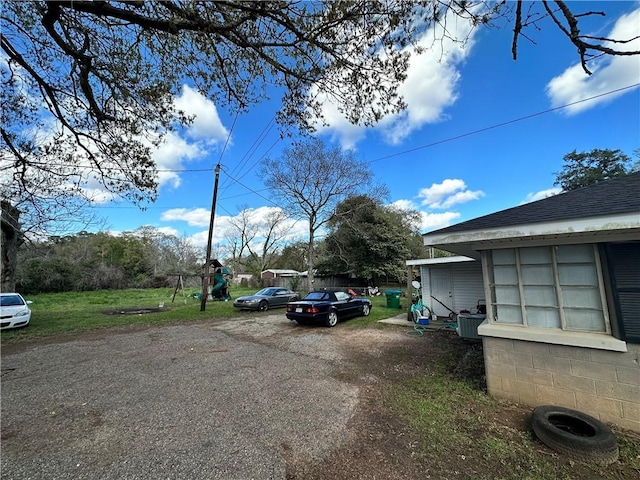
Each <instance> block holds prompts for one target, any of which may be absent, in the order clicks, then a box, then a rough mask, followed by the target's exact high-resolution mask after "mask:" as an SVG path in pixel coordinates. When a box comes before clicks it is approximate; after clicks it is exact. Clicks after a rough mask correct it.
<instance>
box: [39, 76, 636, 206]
mask: <svg viewBox="0 0 640 480" xmlns="http://www.w3.org/2000/svg"><path fill="white" fill-rule="evenodd" d="M638 86H640V82H639V83H635V84H632V85H628V86H625V87H621V88H617V89H615V90H611V91H608V92H604V93H600V94H598V95H593V96H591V97H587V98H584V99H581V100H576V101H575V102H571V103H567V104H564V105H560V106H557V107H553V108H549V109H546V110H542V111H540V112H536V113H532V114H529V115H525V116H522V117H519V118H515V119H511V120H508V121H505V122H500V123H496V124H494V125H490V126H488V127H484V128H480V129H477V130H473V131H470V132H466V133H462V134H459V135H455V136H452V137H448V138H445V139H442V140H438V141H435V142H431V143H428V144H424V145H420V146H417V147H414V148H410V149H408V150H403V151H400V152H396V153H392V154H389V155H385V156H382V157H378V158H375V159H372V160H368V161H365V163H368V164H372V163H376V162H380V161H383V160H388V159H390V158H395V157H399V156H402V155H407V154H409V153H413V152H416V151H419V150H424V149H426V148H430V147H434V146H436V145H441V144H443V143H448V142H452V141H455V140H460V139H461V138H466V137H470V136H472V135H477V134H479V133H483V132H486V131H489V130H494V129H496V128H501V127H504V126H507V125H511V124H514V123H518V122H522V121H524V120H529V119H531V118H535V117H538V116H541V115H545V114H547V113H551V112H555V111H558V110H562V109H565V108H568V107H571V106H574V105H578V104H580V103H584V102H588V101H591V100H595V99H597V98H602V97H605V96H607V95H612V94H615V93H619V92H622V91H625V90H628V89H631V88H635V87H638ZM237 118H238V113H236V116H235V118H234V121H233V124H232V127H231V130H230V131H229V135H228V136H227V139H226V141H225V144H224V147H223V149H222V151H221V153H220V157H219V160H218V163H220V162H221V160H222V157H223V155H224V153H225V151H226V148H227V146H228V143H229V141H230V138H231V133H232V132H233V129H234V127H235V124H236V121H237ZM273 126H274V123H273V120H272V121H270V122H269V123H268V124H267V126H266V127H265V128H264V129H263V131H262V132H261V134H260V135H259V136H258V137H257V139H256V140H255V141H254V143H253V144H252V146H251V147H250V149H249V151H248V152H247V154H245V156H244V157H243V159H242V161H241V163H240V164H239V165H237V166H236V167H235V168H234V169H233V171H231V172H229V171H228V170H227V169H226V167H224V166H223V167H222V171H223V172H224V173H225V174H226V175H227V176H228V178H229V180H231V181H233V182H235V183H237V184H238V185H240V186H242V187H243V188H245V189H246V190H247V191H248V192H249V193H253V194H255V195H257V196H259V197H260V198H262V199H264V200H266V201H267V202H269V203H270V204H271V205H274V206H276V207H279V205H276V204H275V203H274V202H273V201H272V200H271V199H269V198H267V197H265V196H264V195H262V194H260V193H259V192H260V191H264V190H266V189H263V190H254V189H252V188H250V187H248V186H247V185H245V184H243V183H242V182H241V181H240V179H241V178H243V177H244V176H246V175H247V174H248V173H249V172H250V171H251V170H252V169H253V168H254V167H255V165H257V164H258V163H259V162H260V161H261V160H262V159H263V158H264V157H265V156H266V155H267V154H268V153H269V152H270V151H271V150H272V149H273V148H274V147H275V146H276V145H277V144H278V142H280V141H281V140H282V139H281V137H278V138H277V139H276V140H275V141H274V142H273V143H272V144H271V146H270V147H269V148H268V149H267V150H266V151H265V153H263V154H262V156H261V157H260V158H259V159H258V160H256V161H255V162H254V163H253V164H251V166H250V168H247V169H245V172H244V173H242V174H241V175H240V176H238V177H236V176H234V175H235V171H236V170H239V169H241V168H242V167H240V165H243V166H244V165H246V163H247V162H248V160H249V158H250V157H251V155H253V153H255V150H256V149H257V147H258V146H259V145H260V144H261V143H262V142H263V141H264V139H265V137H266V134H267V133H268V132H269V131H271V129H272V128H273ZM254 145H256V147H255V148H254V149H253V151H252V148H253V146H254ZM250 152H251V153H250ZM32 165H35V166H38V165H46V166H48V167H51V166H60V167H64V166H68V167H74V168H91V167H90V166H86V167H83V166H79V165H73V164H63V163H55V162H53V163H44V162H33V163H32ZM214 168H215V166H213V167H211V168H199V169H158V170H157V172H158V173H160V172H163V173H200V172H211V171H213V170H214ZM114 170H124V169H122V168H121V169H117V168H114ZM228 187H229V185H228V184H226V188H228ZM236 196H242V195H236ZM225 198H226V199H228V198H234V197H225ZM92 208H138V207H135V206H132V207H124V206H122V207H120V206H119V207H108V206H94V207H92ZM147 208H156V207H147ZM157 208H167V207H157ZM176 208H178V207H176ZM280 208H281V207H280Z"/></svg>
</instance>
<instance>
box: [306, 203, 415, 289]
mask: <svg viewBox="0 0 640 480" xmlns="http://www.w3.org/2000/svg"><path fill="white" fill-rule="evenodd" d="M419 221H420V215H419V213H418V212H416V211H412V210H401V209H398V208H395V207H393V206H384V205H383V204H382V202H381V201H379V200H376V199H374V198H371V197H369V196H366V195H358V196H352V197H350V198H348V199H346V200H344V201H343V202H342V203H340V205H338V207H337V209H336V214H335V215H334V216H333V218H332V219H331V221H330V222H329V224H328V227H329V234H328V235H327V237H326V239H325V241H324V244H323V249H324V253H325V258H324V261H322V262H321V264H320V265H319V268H318V269H319V271H323V273H332V274H339V273H348V274H350V275H353V276H355V277H358V278H363V279H366V280H369V281H370V282H373V284H377V280H378V279H381V278H382V279H384V280H386V279H393V280H401V279H403V278H404V276H405V275H406V267H405V260H406V259H407V258H422V257H424V256H425V251H424V245H423V243H422V237H421V235H420V232H419V229H418V227H417V225H419Z"/></svg>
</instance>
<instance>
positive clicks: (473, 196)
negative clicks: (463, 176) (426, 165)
mask: <svg viewBox="0 0 640 480" xmlns="http://www.w3.org/2000/svg"><path fill="white" fill-rule="evenodd" d="M481 197H484V192H483V191H482V190H476V191H472V190H468V189H467V184H466V183H465V182H464V181H463V180H460V179H459V178H448V179H445V180H443V181H442V183H434V184H432V185H431V186H430V187H427V188H423V189H422V190H420V192H418V198H421V199H422V200H421V205H423V206H427V207H428V208H437V209H440V208H450V207H452V206H454V205H458V204H461V203H466V202H469V201H471V200H477V199H479V198H481Z"/></svg>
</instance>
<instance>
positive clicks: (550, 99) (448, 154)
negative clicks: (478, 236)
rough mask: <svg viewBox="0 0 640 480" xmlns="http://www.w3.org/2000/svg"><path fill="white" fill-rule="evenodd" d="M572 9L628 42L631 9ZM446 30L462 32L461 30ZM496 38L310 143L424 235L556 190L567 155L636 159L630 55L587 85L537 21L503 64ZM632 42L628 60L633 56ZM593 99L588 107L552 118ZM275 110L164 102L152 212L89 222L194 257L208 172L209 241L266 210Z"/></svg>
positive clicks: (203, 224)
mask: <svg viewBox="0 0 640 480" xmlns="http://www.w3.org/2000/svg"><path fill="white" fill-rule="evenodd" d="M571 7H572V8H573V10H574V12H579V11H584V10H598V9H604V10H606V12H607V16H606V17H605V18H604V19H602V18H598V19H597V21H596V20H594V21H592V22H588V21H585V22H584V24H583V26H582V31H583V32H584V33H586V32H589V33H592V34H594V35H597V36H605V35H609V36H612V37H632V36H636V35H640V27H639V25H640V3H639V2H571ZM499 25H500V24H499ZM449 26H450V28H452V29H459V31H460V32H462V33H467V32H465V28H466V27H465V26H464V25H463V24H462V23H459V24H456V25H454V24H450V25H449ZM502 26H503V28H495V29H478V30H476V31H474V32H473V33H471V34H470V36H469V39H468V42H467V44H466V45H465V47H464V48H460V47H459V46H456V45H449V44H447V43H446V42H445V43H444V44H443V46H442V49H441V48H440V47H438V48H435V49H431V50H430V53H428V54H426V55H423V56H421V57H418V58H415V59H414V60H413V61H412V65H411V69H410V72H409V78H408V80H407V82H406V83H405V85H403V86H402V88H401V91H402V93H403V94H404V96H405V99H406V101H407V103H408V105H409V109H408V110H407V112H405V113H404V114H401V115H399V116H395V117H388V118H385V119H383V121H382V122H381V123H380V124H379V125H377V126H375V127H372V128H360V127H354V126H350V125H348V124H346V122H345V121H344V119H342V118H341V117H340V116H339V115H338V114H337V112H336V111H335V109H332V108H331V105H327V106H326V109H325V115H326V118H327V119H328V120H329V121H330V122H331V126H330V127H329V128H324V129H321V130H320V131H319V132H318V135H319V136H320V137H321V138H322V139H323V140H325V141H326V142H327V143H330V144H336V145H341V146H342V147H343V148H345V149H352V150H353V151H354V152H355V153H356V155H357V157H358V158H359V159H360V160H362V161H363V162H366V163H367V164H368V165H369V167H370V168H371V170H372V171H373V173H374V175H375V179H376V181H377V182H380V183H384V184H386V185H387V187H388V188H389V191H390V194H391V195H390V198H389V199H388V202H389V203H395V204H398V205H401V206H404V207H410V208H415V209H417V210H419V211H420V212H422V216H423V222H422V226H421V229H422V232H423V233H424V232H427V231H430V230H433V229H436V228H441V227H444V226H447V225H451V224H454V223H458V222H460V221H464V220H468V219H470V218H474V217H477V216H480V215H484V214H488V213H492V212H495V211H498V210H502V209H505V208H509V207H512V206H516V205H519V204H521V203H523V202H526V201H530V200H532V199H536V198H541V197H542V196H544V195H547V194H549V193H550V192H554V191H557V189H555V190H554V186H553V182H554V179H555V172H558V171H559V170H561V168H562V163H563V162H562V158H563V156H564V155H565V154H567V153H569V152H571V151H573V150H577V151H578V152H581V151H589V150H592V149H594V148H601V149H620V150H622V151H623V152H624V153H626V154H627V155H629V156H630V157H633V151H634V150H635V149H637V148H640V88H639V86H638V84H639V83H640V57H638V56H631V57H615V58H608V59H600V60H597V61H596V62H594V63H592V64H590V65H591V67H592V68H593V71H594V73H593V75H591V76H587V75H585V74H584V72H583V71H582V68H581V67H580V65H579V63H578V55H577V52H576V49H575V47H573V45H571V44H570V43H569V41H568V40H567V39H566V38H564V37H563V36H562V34H561V33H560V32H559V31H558V29H557V28H555V27H554V26H553V25H551V24H550V23H549V22H547V23H545V24H544V28H543V29H542V30H541V31H539V32H535V34H534V35H535V36H534V37H533V38H534V40H535V42H536V43H535V44H532V43H529V42H527V41H526V40H524V39H521V40H520V44H519V47H520V48H519V52H518V59H517V61H514V60H513V59H512V58H511V40H512V38H511V28H512V26H510V25H506V24H504V25H502ZM589 29H591V30H589ZM639 44H640V40H636V41H635V43H634V44H632V45H629V46H628V48H629V49H631V48H632V47H633V48H634V49H636V50H637V49H640V46H639ZM633 85H635V86H633ZM630 86H633V87H632V88H627V87H630ZM621 89H623V90H621ZM617 90H620V91H618V92H617V93H609V92H613V91H617ZM591 97H597V98H596V99H594V100H591V101H588V102H580V103H576V104H574V105H573V106H571V107H566V108H558V107H562V106H564V105H568V104H572V103H574V102H579V101H581V100H583V99H587V98H591ZM277 100H278V98H277V96H276V97H275V99H274V101H273V102H271V103H268V102H265V103H262V104H260V105H257V106H255V107H252V108H251V110H250V112H249V113H247V114H243V115H239V116H238V117H237V118H236V114H235V112H229V111H225V110H222V109H217V108H216V106H215V105H214V104H213V103H211V102H210V101H209V100H207V99H205V98H204V97H202V96H201V95H200V94H198V93H197V92H195V91H193V90H192V89H190V88H189V87H188V86H186V85H185V86H184V87H183V91H182V94H181V95H180V97H178V98H177V99H176V102H177V104H178V106H179V107H180V108H183V109H185V110H186V111H187V112H188V113H191V114H194V115H196V119H195V121H194V124H193V125H192V126H191V128H190V129H188V130H184V131H180V132H177V133H175V134H172V135H171V136H170V138H169V139H168V141H167V142H166V144H165V145H164V146H163V147H161V148H160V149H159V150H158V151H157V152H155V154H154V157H155V159H156V162H157V164H158V168H159V169H160V177H159V180H160V189H159V196H158V201H157V202H156V203H155V204H153V205H151V206H149V208H148V209H147V210H145V211H140V210H139V209H137V208H136V207H133V206H130V205H125V204H122V203H113V202H112V203H102V204H97V205H96V207H95V208H96V213H97V214H99V215H100V216H102V217H105V218H106V219H107V223H108V227H109V229H110V230H112V231H114V232H122V231H130V230H134V229H136V228H137V227H140V226H142V225H152V226H155V227H157V228H159V229H161V230H162V231H165V232H167V233H172V234H176V235H178V236H186V237H190V238H192V239H193V240H194V242H195V243H196V245H198V246H204V245H205V244H206V238H207V231H208V225H209V210H210V207H211V197H212V191H213V180H214V172H213V169H214V167H215V164H216V163H218V161H220V162H221V164H222V173H221V175H220V184H219V185H220V188H219V193H218V207H217V210H216V223H215V233H214V243H218V242H220V241H221V240H222V236H223V233H224V230H225V228H226V227H225V226H226V225H228V221H229V219H230V218H231V217H233V216H235V215H236V214H237V213H238V212H239V211H240V210H241V209H243V208H251V209H253V213H254V214H255V215H256V218H258V217H261V216H264V214H265V213H266V212H267V211H268V210H269V209H272V208H277V205H275V204H274V203H271V202H270V200H269V194H268V192H267V191H265V190H264V188H265V187H264V184H263V182H262V179H261V178H259V176H258V175H257V171H258V168H257V167H258V165H259V163H260V161H261V159H262V158H264V157H265V156H269V157H271V158H278V157H279V156H280V153H281V151H282V149H283V148H285V147H288V146H289V145H290V141H291V140H290V139H286V138H285V139H280V132H279V129H278V126H277V125H274V124H273V119H274V115H275V112H276V111H277V109H278V108H279V102H278V101H277ZM554 109H555V110H554ZM545 112H546V113H545ZM225 145H226V148H225ZM168 170H170V171H168ZM176 170H177V171H176ZM305 230H306V226H305V225H304V224H303V222H298V223H296V224H295V226H294V227H293V229H292V231H291V237H290V238H292V239H294V238H298V239H305V234H304V232H305Z"/></svg>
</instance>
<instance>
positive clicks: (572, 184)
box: [554, 148, 637, 191]
mask: <svg viewBox="0 0 640 480" xmlns="http://www.w3.org/2000/svg"><path fill="white" fill-rule="evenodd" d="M563 160H564V166H563V168H562V170H561V171H560V172H556V181H555V182H554V185H558V186H560V187H561V188H562V190H564V191H568V190H575V189H576V188H582V187H586V186H587V185H592V184H594V183H597V182H600V181H602V180H607V179H609V178H615V177H620V176H623V175H627V174H629V173H631V172H632V171H634V169H635V168H637V165H636V167H633V166H631V165H630V163H631V159H630V158H629V157H628V156H627V155H625V154H624V153H622V152H621V151H620V150H607V149H604V150H601V149H598V148H596V149H593V150H591V151H590V152H581V153H578V152H576V151H575V150H574V151H572V152H571V153H567V154H566V155H565V156H564V157H563Z"/></svg>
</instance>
